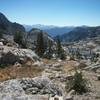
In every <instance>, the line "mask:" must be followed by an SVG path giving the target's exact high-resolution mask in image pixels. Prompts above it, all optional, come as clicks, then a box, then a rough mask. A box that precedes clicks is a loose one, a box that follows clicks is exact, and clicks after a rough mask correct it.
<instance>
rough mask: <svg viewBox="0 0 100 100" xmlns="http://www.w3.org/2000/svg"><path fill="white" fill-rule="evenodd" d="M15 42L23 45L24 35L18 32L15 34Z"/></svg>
mask: <svg viewBox="0 0 100 100" xmlns="http://www.w3.org/2000/svg"><path fill="white" fill-rule="evenodd" d="M14 41H15V42H16V43H18V44H19V45H21V44H22V42H23V33H22V32H19V31H17V32H16V33H15V34H14Z"/></svg>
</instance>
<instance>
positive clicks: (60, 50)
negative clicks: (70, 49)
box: [56, 36, 66, 60]
mask: <svg viewBox="0 0 100 100" xmlns="http://www.w3.org/2000/svg"><path fill="white" fill-rule="evenodd" d="M56 41H57V57H59V58H60V59H62V60H63V59H65V58H66V57H65V52H64V50H63V48H62V45H61V41H60V37H59V36H57V39H56Z"/></svg>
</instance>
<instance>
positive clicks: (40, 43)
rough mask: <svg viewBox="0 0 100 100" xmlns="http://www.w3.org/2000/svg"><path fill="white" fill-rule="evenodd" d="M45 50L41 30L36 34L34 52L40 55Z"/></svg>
mask: <svg viewBox="0 0 100 100" xmlns="http://www.w3.org/2000/svg"><path fill="white" fill-rule="evenodd" d="M44 52H45V48H44V40H43V32H42V31H41V32H40V33H39V34H38V36H37V44H36V53H37V54H38V55H39V56H40V57H42V56H43V54H44Z"/></svg>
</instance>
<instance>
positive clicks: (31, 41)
mask: <svg viewBox="0 0 100 100" xmlns="http://www.w3.org/2000/svg"><path fill="white" fill-rule="evenodd" d="M41 33H42V34H43V41H44V44H45V47H47V46H48V41H51V43H52V44H51V45H54V44H55V42H54V40H53V39H52V38H51V37H50V36H49V35H48V33H46V32H44V31H42V30H40V29H37V28H33V29H32V30H30V31H29V32H28V33H27V34H28V36H27V40H28V45H29V46H30V47H33V48H35V46H36V43H37V37H38V35H39V34H41Z"/></svg>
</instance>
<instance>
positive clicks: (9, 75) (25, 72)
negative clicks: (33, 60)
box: [0, 65, 43, 81]
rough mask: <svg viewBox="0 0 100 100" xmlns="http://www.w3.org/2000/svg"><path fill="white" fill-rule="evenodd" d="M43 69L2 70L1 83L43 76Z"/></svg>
mask: <svg viewBox="0 0 100 100" xmlns="http://www.w3.org/2000/svg"><path fill="white" fill-rule="evenodd" d="M42 71H43V69H41V68H40V67H37V66H27V65H25V66H24V65H23V66H19V67H18V66H8V67H5V68H3V69H2V68H0V81H4V80H8V79H14V78H23V77H31V78H32V77H35V76H39V75H41V73H42Z"/></svg>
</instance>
